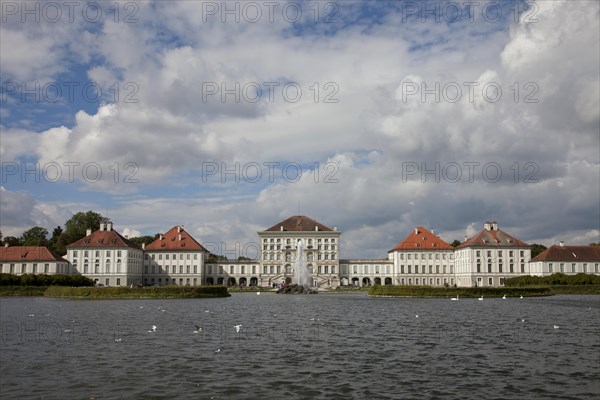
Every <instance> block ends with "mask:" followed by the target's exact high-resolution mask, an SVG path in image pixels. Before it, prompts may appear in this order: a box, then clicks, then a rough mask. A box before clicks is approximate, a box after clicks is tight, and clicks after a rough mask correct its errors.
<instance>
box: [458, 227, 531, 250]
mask: <svg viewBox="0 0 600 400" xmlns="http://www.w3.org/2000/svg"><path fill="white" fill-rule="evenodd" d="M493 246H495V247H529V245H528V244H527V243H525V242H523V241H521V240H519V239H517V238H515V237H514V236H511V235H509V234H508V233H506V232H504V231H503V230H500V229H490V230H488V229H484V230H482V231H481V232H479V233H478V234H477V235H475V236H473V237H472V238H469V239H467V240H466V241H465V242H463V243H461V244H459V245H458V246H457V248H458V249H463V248H465V247H493Z"/></svg>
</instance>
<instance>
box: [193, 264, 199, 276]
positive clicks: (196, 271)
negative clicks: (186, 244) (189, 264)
mask: <svg viewBox="0 0 600 400" xmlns="http://www.w3.org/2000/svg"><path fill="white" fill-rule="evenodd" d="M197 273H198V266H197V265H194V274H197Z"/></svg>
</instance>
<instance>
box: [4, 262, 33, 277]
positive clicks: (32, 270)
mask: <svg viewBox="0 0 600 400" xmlns="http://www.w3.org/2000/svg"><path fill="white" fill-rule="evenodd" d="M0 269H1V268H0ZM31 272H32V273H34V274H37V264H35V263H34V264H33V269H32V270H31Z"/></svg>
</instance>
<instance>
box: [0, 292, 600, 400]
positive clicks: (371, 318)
mask: <svg viewBox="0 0 600 400" xmlns="http://www.w3.org/2000/svg"><path fill="white" fill-rule="evenodd" d="M417 315H418V317H417ZM0 324H1V325H0V328H1V332H0V333H1V342H0V344H1V349H0V397H1V398H2V399H3V400H7V399H91V398H96V399H113V398H129V399H172V398H181V399H188V398H189V399H267V398H273V399H353V398H355V399H419V400H421V399H482V398H485V399H486V400H490V399H577V400H581V399H598V398H599V396H600V296H574V295H569V296H567V295H560V296H551V297H540V298H525V299H518V298H508V299H506V300H502V299H484V300H483V301H478V300H477V299H460V300H459V301H450V300H448V299H405V298H370V297H368V296H367V295H366V294H365V293H348V294H337V293H336V294H318V295H276V294H273V293H261V295H256V294H255V293H233V294H232V296H231V297H229V298H222V299H186V300H157V299H152V300H65V299H52V298H43V297H35V298H2V299H0ZM153 325H154V326H156V332H148V331H149V330H151V327H152V326H153ZM236 325H238V327H237V329H236V327H235V326H236ZM239 325H241V326H239ZM555 325H556V326H557V328H555ZM196 326H198V327H200V328H201V331H200V332H198V333H194V331H198V329H197V328H196ZM238 329H239V331H237V330H238Z"/></svg>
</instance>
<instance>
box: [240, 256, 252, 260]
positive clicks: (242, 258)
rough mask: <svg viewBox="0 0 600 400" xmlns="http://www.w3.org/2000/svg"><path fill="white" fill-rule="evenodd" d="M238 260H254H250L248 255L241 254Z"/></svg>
mask: <svg viewBox="0 0 600 400" xmlns="http://www.w3.org/2000/svg"><path fill="white" fill-rule="evenodd" d="M238 261H252V260H250V259H249V258H248V257H244V256H239V257H238Z"/></svg>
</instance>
